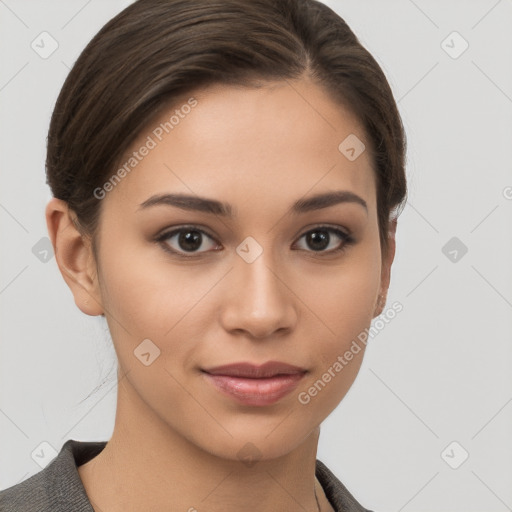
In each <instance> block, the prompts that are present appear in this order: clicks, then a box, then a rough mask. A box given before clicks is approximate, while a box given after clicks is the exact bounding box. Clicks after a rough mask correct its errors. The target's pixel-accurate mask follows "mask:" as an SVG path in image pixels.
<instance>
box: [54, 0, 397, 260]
mask: <svg viewBox="0 0 512 512" xmlns="http://www.w3.org/2000/svg"><path fill="white" fill-rule="evenodd" d="M303 75H309V76H311V77H312V78H314V79H315V80H316V82H317V83H319V84H321V85H323V86H324V87H325V89H326V90H327V91H328V92H329V93H330V94H331V96H332V97H333V99H335V100H336V101H338V102H340V103H341V104H343V105H344V106H346V107H348V108H349V109H350V110H351V111H352V112H353V113H354V114H355V115H356V117H357V119H358V120H359V121H360V122H361V123H362V126H363V127H364V129H365V132H366V136H367V138H368V141H369V143H370V148H368V149H369V150H370V151H371V155H372V158H373V160H372V161H373V164H374V169H375V177H376V184H377V209H378V221H379V233H380V242H381V248H382V252H383V254H385V253H386V251H387V248H388V222H389V218H390V214H391V212H392V210H394V209H396V208H397V207H399V206H404V205H405V199H406V193H407V190H406V176H405V168H404V167H405V152H406V138H405V133H404V127H403V125H402V121H401V118H400V114H399V112H398V108H397V105H396V103H395V100H394V98H393V94H392V92H391V89H390V86H389V84H388V82H387V80H386V77H385V75H384V73H383V71H382V70H381V68H380V66H379V65H378V63H377V62H376V60H375V59H374V58H373V57H372V55H371V54H370V53H369V52H368V51H367V50H366V49H365V48H364V47H363V46H362V45H361V44H360V42H359V40H358V39H357V37H356V36H355V35H354V33H353V32H352V31H351V29H350V28H349V27H348V25H347V24H346V23H345V21H344V20H343V19H342V18H340V17H339V16H338V15H337V14H336V13H335V12H334V11H332V10H331V9H330V8H329V7H327V6H326V5H324V4H322V3H320V2H318V1H315V0H138V1H136V2H134V3H133V4H131V5H130V6H128V7H127V8H126V9H124V10H123V11H122V12H121V13H119V14H118V15H117V16H115V17H114V18H113V19H111V20H110V21H109V22H108V23H107V24H106V25H105V26H104V27H103V28H102V29H101V30H100V31H99V32H98V33H97V34H96V36H95V37H94V38H93V39H92V40H91V41H90V42H89V44H88V45H87V46H86V48H85V49H84V50H83V51H82V53H81V55H80V56H79V58H78V60H77V61H76V62H75V64H74V66H73V68H72V70H71V72H70V73H69V75H68V77H67V79H66V81H65V83H64V85H63V87H62V90H61V92H60V94H59V97H58V99H57V102H56V105H55V109H54V111H53V115H52V118H51V122H50V127H49V132H48V145H47V159H46V175H47V183H48V185H49V186H50V188H51V190H52V193H53V195H54V196H55V197H57V198H59V199H62V200H64V201H66V202H67V203H68V206H69V208H70V209H71V210H72V211H73V212H74V213H75V214H76V220H77V222H76V226H77V228H78V229H79V230H80V232H81V233H82V234H84V235H87V236H89V237H90V238H91V239H92V245H93V249H94V250H95V253H96V248H95V234H96V232H97V227H98V222H99V217H100V212H101V200H100V199H98V198H97V197H96V196H95V194H93V191H94V190H95V189H96V188H97V187H101V186H102V185H103V184H104V183H105V182H106V181H107V180H108V179H109V177H110V176H112V175H113V174H114V172H115V170H116V165H117V163H118V162H119V161H120V158H121V156H122V155H123V154H124V152H125V151H126V150H127V148H129V146H130V144H131V142H133V140H134V139H135V137H136V136H137V135H138V134H139V133H140V131H141V129H142V128H143V127H144V126H145V125H146V124H147V123H148V122H149V121H150V120H151V119H152V118H153V117H154V116H155V114H156V113H157V112H159V111H160V110H161V109H162V107H163V106H165V105H167V104H169V103H170V102H172V101H173V99H174V98H177V97H178V95H182V94H184V93H186V92H187V91H190V90H192V89H193V88H196V87H201V86H207V85H210V84H214V83H223V84H237V85H248V86H250V85H251V84H255V81H257V80H285V79H293V78H299V77H301V76H303ZM340 142H341V141H340ZM367 147H368V146H367ZM398 213H399V212H398Z"/></svg>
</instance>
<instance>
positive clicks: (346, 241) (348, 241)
mask: <svg viewBox="0 0 512 512" xmlns="http://www.w3.org/2000/svg"><path fill="white" fill-rule="evenodd" d="M187 231H197V232H199V233H201V234H202V235H206V236H207V237H208V238H211V239H212V240H213V241H215V242H216V243H218V242H217V241H216V240H215V238H214V237H213V236H212V235H210V234H209V233H207V232H206V231H204V230H203V229H200V228H199V227H197V226H193V225H190V226H181V227H180V228H177V229H173V230H172V231H167V232H165V233H162V234H160V235H157V237H156V238H155V242H159V243H160V244H161V246H162V248H163V249H164V251H166V252H169V253H171V254H173V255H176V256H179V257H181V258H185V259H194V258H197V257H198V256H200V255H201V254H203V252H209V251H203V252H195V253H191V254H192V255H187V254H186V253H182V252H178V251H175V250H174V249H171V248H170V247H169V245H168V244H166V243H165V241H166V240H168V239H169V238H172V237H173V236H174V235H176V234H179V233H181V232H185V233H186V232H187ZM315 231H327V232H329V233H335V234H336V235H338V236H339V237H340V238H341V239H342V241H343V243H342V244H341V246H340V247H338V248H337V249H331V250H330V251H309V250H306V252H311V253H313V254H318V255H322V254H326V255H332V254H339V253H342V252H344V251H345V250H346V249H347V248H348V247H349V246H350V245H353V244H354V243H355V239H354V238H353V237H352V236H351V235H349V234H347V233H345V232H344V231H342V230H341V229H338V228H334V227H331V226H324V225H320V226H315V227H314V228H311V229H309V230H308V231H306V232H304V233H302V235H301V236H300V237H299V240H300V239H301V238H302V237H304V236H305V235H307V234H309V233H313V232H315Z"/></svg>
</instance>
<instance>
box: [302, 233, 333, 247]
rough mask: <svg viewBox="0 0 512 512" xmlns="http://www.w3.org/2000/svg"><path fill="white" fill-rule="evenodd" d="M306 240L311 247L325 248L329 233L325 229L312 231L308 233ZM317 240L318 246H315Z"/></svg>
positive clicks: (327, 243)
mask: <svg viewBox="0 0 512 512" xmlns="http://www.w3.org/2000/svg"><path fill="white" fill-rule="evenodd" d="M318 235H319V236H318ZM307 241H308V244H309V246H310V247H312V248H313V249H325V248H326V247H327V246H328V245H329V235H328V234H327V232H326V231H313V232H312V233H310V234H309V235H308V237H307ZM318 242H320V246H315V244H317V243H318Z"/></svg>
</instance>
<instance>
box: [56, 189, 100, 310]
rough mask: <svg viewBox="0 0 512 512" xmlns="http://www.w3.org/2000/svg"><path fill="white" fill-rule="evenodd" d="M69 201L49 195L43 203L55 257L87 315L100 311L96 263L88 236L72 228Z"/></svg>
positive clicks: (73, 215) (76, 300)
mask: <svg viewBox="0 0 512 512" xmlns="http://www.w3.org/2000/svg"><path fill="white" fill-rule="evenodd" d="M73 220H75V221H76V215H75V213H74V212H73V211H72V210H70V209H69V207H68V204H67V203H66V202H65V201H63V200H61V199H57V198H55V197H54V198H52V199H51V200H50V202H49V203H48V204H47V205H46V225H47V227H48V234H49V235H50V240H51V242H52V245H53V250H54V253H55V260H56V261H57V265H58V266H59V270H60V272H61V274H62V276H63V277H64V280H65V281H66V283H67V285H68V286H69V288H70V290H71V293H72V294H73V296H74V298H75V304H76V305H77V306H78V308H79V309H80V310H81V311H82V312H83V313H85V314H86V315H90V316H97V315H101V314H103V305H102V301H101V293H100V288H99V282H98V278H97V269H96V263H95V260H94V254H93V252H92V247H91V244H90V240H89V238H86V237H84V236H83V235H81V234H80V232H79V231H78V230H77V228H76V227H75V224H74V223H73Z"/></svg>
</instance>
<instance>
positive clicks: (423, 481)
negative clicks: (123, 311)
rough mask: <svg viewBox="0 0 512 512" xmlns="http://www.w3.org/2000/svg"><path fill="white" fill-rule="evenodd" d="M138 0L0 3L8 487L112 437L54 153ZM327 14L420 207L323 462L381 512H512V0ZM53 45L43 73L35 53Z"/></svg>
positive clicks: (373, 3)
mask: <svg viewBox="0 0 512 512" xmlns="http://www.w3.org/2000/svg"><path fill="white" fill-rule="evenodd" d="M129 3H130V2H129V1H114V0H109V1H99V0H89V1H84V0H80V1H78V0H67V1H63V0H61V1H56V0H53V1H45V2H41V1H36V0H34V1H28V0H0V119H1V120H2V121H1V124H0V144H1V148H0V172H1V173H2V181H1V182H2V187H1V189H0V226H1V244H2V250H1V253H0V254H1V268H0V307H1V322H0V329H1V337H0V341H1V357H0V431H1V433H2V435H1V436H0V443H1V446H0V460H1V461H2V465H1V468H0V488H1V489H3V488H6V487H8V486H11V485H14V484H16V483H18V482H20V481H22V480H24V479H26V478H27V477H28V476H30V475H32V474H34V473H36V472H38V471H40V470H41V467H42V466H40V465H38V462H37V458H36V457H35V456H34V457H33V456H32V454H33V453H34V451H35V450H36V451H37V450H41V443H49V445H50V446H51V447H53V449H54V450H55V451H56V452H58V451H59V450H60V448H61V446H62V444H63V442H64V441H65V440H66V439H70V438H73V439H78V440H82V441H88V440H106V439H108V438H109V437H110V435H111V433H112V429H113V424H114V414H115V400H116V382H115V365H116V362H115V354H114V352H113V348H112V347H111V342H110V338H109V333H108V330H107V327H106V323H105V321H104V320H103V319H102V318H101V317H96V318H91V317H88V316H86V315H84V314H82V313H81V312H80V311H79V310H78V308H77V307H76V306H75V304H74V301H73V297H72V295H71V292H70V291H69V289H68V288H67V286H66V284H65V282H64V280H63V279H62V276H61V274H60V272H59V271H58V268H57V265H56V262H55V258H54V257H52V254H51V253H48V254H47V255H45V254H46V253H45V249H46V247H47V243H48V241H47V240H45V239H46V237H47V229H46V223H45V219H44V208H45V206H46V203H47V201H48V200H49V199H50V197H51V195H50V191H49V188H48V187H47V185H46V184H45V173H44V158H45V138H46V133H47V128H48V122H49V118H50V114H51V111H52V108H53V105H54V102H55V100H56V97H57V94H58V92H59V89H60V87H61V85H62V83H63V81H64V79H65V77H66V75H67V73H68V71H69V68H70V66H71V65H72V63H73V62H74V61H75V59H76V58H77V56H78V54H79V53H80V51H81V50H82V49H83V48H84V47H85V45H86V44H87V42H88V41H89V40H90V39H91V38H92V37H93V36H94V34H95V33H96V32H97V31H98V30H99V29H100V28H101V26H102V25H103V24H104V23H105V22H106V21H107V20H109V19H110V18H111V17H113V16H114V15H115V14H117V12H119V11H120V10H121V9H122V8H123V7H125V6H126V5H128V4H129ZM326 3H328V5H330V6H331V7H332V8H334V9H335V10H336V11H337V12H338V13H339V14H340V15H341V16H342V17H343V18H345V20H346V21H347V23H348V24H349V25H350V27H351V28H352V29H353V30H354V32H355V33H356V35H357V36H358V37H359V38H360V40H361V42H362V43H363V44H364V45H365V46H366V47H367V48H368V49H369V50H370V52H372V54H373V55H374V56H375V57H376V59H377V60H378V62H379V63H380V64H381V66H382V67H383V69H384V71H385V73H386V75H387V76H388V79H389V81H390V84H391V86H392V88H393V91H394V94H395V97H396V99H397V101H398V105H399V108H400V112H401V114H402V116H403V120H404V124H405V127H406V131H407V135H408V142H409V149H408V163H407V174H408V179H409V201H408V204H407V206H406V208H405V209H404V211H403V213H402V215H401V217H400V219H399V223H398V233H397V256H396V258H395V263H394V265H393V269H392V283H391V287H390V292H389V296H388V306H391V304H392V303H393V302H394V301H395V300H397V301H400V302H401V303H402V304H403V307H404V309H403V311H402V312H400V313H399V314H398V315H397V316H396V317H395V318H394V319H393V320H392V321H391V322H390V323H389V324H387V325H386V327H385V328H384V329H382V330H381V331H380V332H379V334H378V335H377V336H375V337H374V338H373V339H372V340H371V341H370V343H369V347H368V350H367V353H366V358H365V361H364V363H363V366H362V368H361V372H360V374H359V376H358V378H357V380H356V382H355V384H354V386H353V388H352V389H351V390H350V392H349V393H348V395H347V396H346V398H345V399H344V400H343V401H342V403H341V404H340V406H339V407H338V408H337V409H336V410H335V411H334V412H333V413H332V414H331V416H330V417H329V418H328V419H327V420H326V421H325V422H324V423H323V425H322V434H321V436H320V445H319V451H318V458H319V459H320V460H322V461H323V462H325V463H326V464H327V466H328V467H329V468H330V469H331V470H332V471H333V472H334V473H335V474H336V475H337V476H338V477H339V478H340V480H342V481H343V482H344V483H345V485H346V486H347V487H348V488H349V489H350V490H351V491H352V493H353V494H354V495H355V496H356V497H357V498H358V499H359V500H360V501H361V502H362V503H363V504H364V505H366V506H368V507H371V508H373V509H375V510H376V511H382V512H388V511H397V512H398V511H402V510H403V511H413V510H417V511H430V512H433V511H454V512H455V511H461V512H462V511H464V512H471V511H485V512H493V511H496V512H500V511H506V510H512V485H511V483H512V372H511V370H510V369H511V363H512V314H511V313H512V286H511V284H512V270H511V262H512V170H511V169H512V122H511V121H512V115H511V114H512V0H501V1H496V0H478V1H477V0H473V1H467V0H466V1H463V0H459V1H455V0H450V1H441V0H435V1H433V0H429V1H427V0H421V1H420V0H415V1H412V0H393V1H391V0H386V1H383V0H347V1H344V0H343V1H342V0H337V1H330V2H326ZM43 31H47V32H48V33H49V34H51V36H52V37H53V38H54V39H55V40H56V41H57V43H58V45H59V46H58V48H57V50H56V51H55V52H54V53H53V54H52V55H50V56H49V57H48V58H42V57H40V55H39V54H38V53H36V52H35V51H34V50H33V49H32V48H31V43H32V41H34V40H36V42H37V41H38V39H37V38H38V36H39V34H40V33H41V32H43ZM453 31H457V32H458V33H459V34H460V36H461V38H463V39H461V38H460V37H458V36H454V35H451V34H452V32H453ZM464 40H465V41H467V43H468V44H469V47H468V48H467V50H466V51H465V52H464V53H462V54H460V55H458V54H459V53H460V51H461V50H462V49H463V48H464V46H463V45H464ZM443 41H445V43H443ZM45 47H46V48H47V49H48V48H49V45H46V46H45ZM450 53H451V55H450ZM454 57H456V58H454ZM453 237H456V239H455V240H452V241H451V242H450V243H449V241H450V240H451V239H452V238H453ZM447 243H449V245H448V246H446V244H447ZM45 244H46V245H45ZM452 244H453V245H452ZM464 247H466V248H467V253H465V254H463V251H462V249H463V248H464ZM453 249H455V250H457V251H458V252H457V257H456V258H455V256H454V255H455V253H453V252H452V253H450V251H453ZM454 258H455V259H454ZM102 382H104V385H103V386H102V387H101V388H100V389H99V390H97V391H96V392H95V393H93V394H91V396H90V397H89V398H87V399H86V397H87V395H89V393H90V392H91V391H92V390H93V389H94V388H95V387H96V386H97V385H98V384H100V383H102ZM82 400H83V402H81V401H82ZM454 441H455V442H456V444H455V445H453V444H452V445H451V446H450V447H449V448H448V449H447V450H445V448H446V447H447V446H448V445H450V443H452V442H454ZM42 447H43V448H44V451H45V453H46V454H47V457H51V456H53V455H54V453H53V452H52V450H51V448H49V447H48V445H46V444H43V445H42ZM465 452H467V453H468V454H469V457H468V458H467V460H466V461H464V462H463V463H462V464H461V465H460V466H459V467H458V468H457V469H454V468H452V467H451V466H450V465H449V464H448V463H450V464H451V465H452V466H457V465H458V464H460V462H461V461H462V459H463V457H462V456H463V455H464V454H465ZM45 462H46V463H47V462H48V460H46V461H45Z"/></svg>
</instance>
